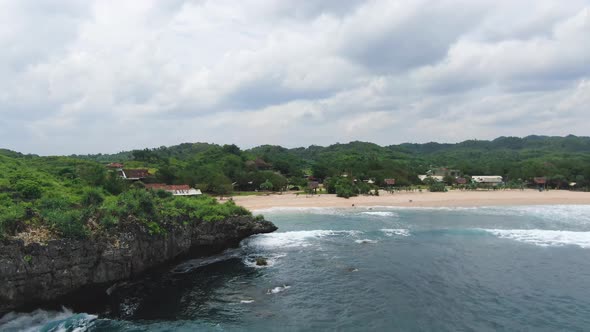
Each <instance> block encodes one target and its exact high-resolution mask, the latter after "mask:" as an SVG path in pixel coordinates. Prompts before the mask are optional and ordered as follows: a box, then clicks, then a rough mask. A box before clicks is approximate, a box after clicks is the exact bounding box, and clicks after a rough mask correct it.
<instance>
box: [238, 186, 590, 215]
mask: <svg viewBox="0 0 590 332" xmlns="http://www.w3.org/2000/svg"><path fill="white" fill-rule="evenodd" d="M233 199H234V201H235V202H236V203H237V204H239V205H242V206H244V207H246V208H248V209H251V210H261V209H268V208H274V207H351V206H352V205H353V204H354V206H414V207H441V206H448V207H454V206H497V205H554V204H590V193H589V192H574V191H566V190H551V191H544V192H539V191H537V190H531V189H528V190H505V191H459V190H454V191H449V192H446V193H431V192H396V193H394V194H390V193H387V192H385V191H382V192H380V196H359V197H351V198H349V199H344V198H340V197H336V195H329V194H321V195H313V196H311V195H305V194H299V195H296V194H293V193H284V194H281V195H279V194H271V195H267V196H235V197H233Z"/></svg>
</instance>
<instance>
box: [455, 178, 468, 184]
mask: <svg viewBox="0 0 590 332" xmlns="http://www.w3.org/2000/svg"><path fill="white" fill-rule="evenodd" d="M455 181H456V182H457V183H458V184H466V183H467V179H466V178H457V179H455Z"/></svg>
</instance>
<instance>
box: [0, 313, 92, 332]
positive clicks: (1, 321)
mask: <svg viewBox="0 0 590 332" xmlns="http://www.w3.org/2000/svg"><path fill="white" fill-rule="evenodd" d="M96 318H97V316H94V315H88V314H75V313H73V312H72V311H70V310H69V309H66V308H63V309H62V311H45V310H41V309H37V310H35V311H33V312H30V313H14V312H11V313H8V314H6V315H4V316H3V317H2V318H0V331H27V332H33V331H41V330H44V327H47V325H48V324H53V325H52V328H51V329H50V330H51V331H85V330H86V327H88V324H90V323H91V322H92V321H94V320H95V319H96Z"/></svg>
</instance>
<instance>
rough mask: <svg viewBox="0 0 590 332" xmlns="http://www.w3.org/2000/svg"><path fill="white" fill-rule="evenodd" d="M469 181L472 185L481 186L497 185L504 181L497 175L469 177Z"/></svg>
mask: <svg viewBox="0 0 590 332" xmlns="http://www.w3.org/2000/svg"><path fill="white" fill-rule="evenodd" d="M471 181H472V182H474V183H482V184H492V185H497V184H500V183H502V182H504V180H503V179H502V177H501V176H499V175H474V176H472V177H471Z"/></svg>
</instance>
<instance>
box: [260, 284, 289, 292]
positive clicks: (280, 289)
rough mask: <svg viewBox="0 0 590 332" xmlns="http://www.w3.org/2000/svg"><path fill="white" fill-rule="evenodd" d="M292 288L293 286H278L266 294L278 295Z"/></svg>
mask: <svg viewBox="0 0 590 332" xmlns="http://www.w3.org/2000/svg"><path fill="white" fill-rule="evenodd" d="M289 288H291V286H287V285H283V286H278V287H275V288H272V289H269V290H268V291H266V294H277V293H280V292H284V291H286V290H287V289H289Z"/></svg>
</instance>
